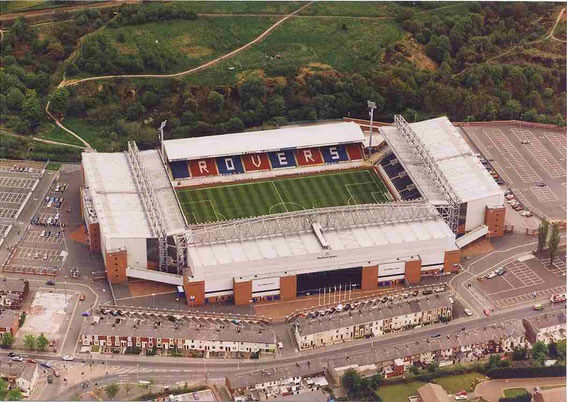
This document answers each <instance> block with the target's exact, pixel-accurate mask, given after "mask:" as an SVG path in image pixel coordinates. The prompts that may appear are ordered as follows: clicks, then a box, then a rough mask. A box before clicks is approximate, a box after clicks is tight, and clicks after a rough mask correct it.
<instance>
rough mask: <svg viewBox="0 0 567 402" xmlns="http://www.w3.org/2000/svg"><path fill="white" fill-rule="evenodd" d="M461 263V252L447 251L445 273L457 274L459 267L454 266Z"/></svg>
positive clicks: (444, 262) (444, 261)
mask: <svg viewBox="0 0 567 402" xmlns="http://www.w3.org/2000/svg"><path fill="white" fill-rule="evenodd" d="M459 262H461V250H453V251H445V259H444V260H443V270H444V271H445V272H455V271H457V270H458V267H454V266H453V264H458V263H459Z"/></svg>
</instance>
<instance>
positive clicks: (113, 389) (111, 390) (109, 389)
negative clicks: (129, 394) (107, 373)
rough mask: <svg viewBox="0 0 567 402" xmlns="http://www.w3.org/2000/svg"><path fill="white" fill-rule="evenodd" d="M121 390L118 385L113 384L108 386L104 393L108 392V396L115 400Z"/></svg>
mask: <svg viewBox="0 0 567 402" xmlns="http://www.w3.org/2000/svg"><path fill="white" fill-rule="evenodd" d="M119 389H120V386H119V385H118V384H116V383H112V384H108V385H107V386H106V388H105V389H104V391H105V392H106V395H107V396H108V397H109V398H112V399H114V397H115V396H116V394H117V393H118V390H119Z"/></svg>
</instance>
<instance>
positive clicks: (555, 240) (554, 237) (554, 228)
mask: <svg viewBox="0 0 567 402" xmlns="http://www.w3.org/2000/svg"><path fill="white" fill-rule="evenodd" d="M560 240H561V237H560V235H559V223H557V222H556V223H554V224H553V225H551V236H550V237H549V267H550V268H551V267H553V260H554V259H555V257H556V255H557V248H558V247H559V241H560Z"/></svg>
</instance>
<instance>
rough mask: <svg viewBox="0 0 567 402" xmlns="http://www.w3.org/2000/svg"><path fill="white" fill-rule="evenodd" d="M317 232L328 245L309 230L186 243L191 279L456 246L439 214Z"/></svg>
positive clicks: (359, 261) (341, 264)
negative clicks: (410, 219) (409, 220)
mask: <svg viewBox="0 0 567 402" xmlns="http://www.w3.org/2000/svg"><path fill="white" fill-rule="evenodd" d="M322 235H323V237H324V238H325V240H326V242H327V243H328V244H329V247H328V248H327V249H325V248H323V247H322V245H321V243H320V241H319V239H318V238H317V235H316V234H315V233H314V232H313V231H302V232H298V233H292V232H289V233H286V234H285V235H284V234H281V235H271V236H264V237H262V238H249V239H242V240H239V239H238V238H234V240H232V241H230V240H227V241H221V242H214V243H203V244H191V245H190V246H189V247H188V248H187V253H188V260H189V265H190V266H191V269H192V274H193V278H192V280H215V279H223V278H226V277H233V276H235V274H236V273H238V276H240V277H242V278H245V277H257V278H260V277H266V278H268V277H272V276H275V275H280V274H282V275H280V276H283V273H284V272H286V271H287V272H290V270H293V271H294V273H308V272H314V271H320V270H333V269H342V268H351V267H353V266H369V265H375V264H378V263H385V262H392V261H397V258H398V257H404V256H407V257H408V258H409V257H411V256H418V255H428V254H432V253H439V252H444V251H448V250H455V249H456V248H457V247H456V245H455V235H454V234H453V233H452V232H451V229H450V228H449V227H448V226H447V224H446V223H445V222H444V221H443V219H441V217H440V216H439V215H437V216H432V217H429V218H425V219H422V220H416V221H412V222H402V223H387V224H373V225H364V226H362V225H361V226H353V227H350V228H348V227H345V228H342V229H332V228H327V229H323V230H322ZM259 272H260V273H261V274H259ZM290 274H291V272H290Z"/></svg>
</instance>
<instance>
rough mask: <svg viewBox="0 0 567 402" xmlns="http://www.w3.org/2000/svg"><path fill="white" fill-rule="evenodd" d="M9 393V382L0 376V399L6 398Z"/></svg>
mask: <svg viewBox="0 0 567 402" xmlns="http://www.w3.org/2000/svg"><path fill="white" fill-rule="evenodd" d="M7 393H8V384H7V383H6V381H4V380H3V379H2V378H0V400H4V398H6V394H7Z"/></svg>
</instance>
